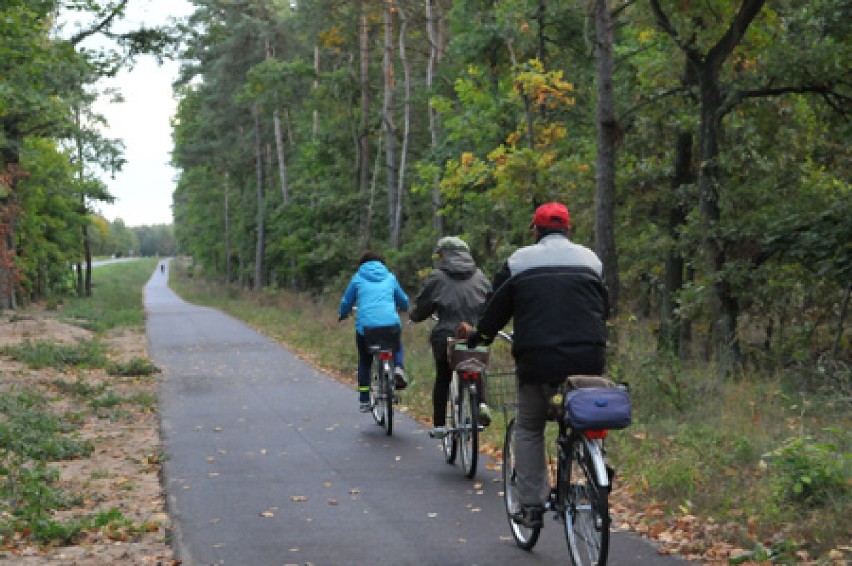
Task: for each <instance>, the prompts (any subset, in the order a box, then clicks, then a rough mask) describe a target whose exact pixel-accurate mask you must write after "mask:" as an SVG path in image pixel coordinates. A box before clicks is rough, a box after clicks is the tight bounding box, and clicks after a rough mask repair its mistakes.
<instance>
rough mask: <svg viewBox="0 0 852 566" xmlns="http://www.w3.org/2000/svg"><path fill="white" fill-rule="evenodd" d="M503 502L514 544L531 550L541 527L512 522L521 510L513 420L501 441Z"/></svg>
mask: <svg viewBox="0 0 852 566" xmlns="http://www.w3.org/2000/svg"><path fill="white" fill-rule="evenodd" d="M503 501H504V503H505V505H506V518H507V519H508V520H509V528H510V529H511V531H512V538H514V539H515V544H517V545H518V547H520V548H522V549H524V550H532V548H533V547H534V546H535V543H537V542H538V537H539V535H540V534H541V527H534V528H531V529H530V528H527V527H524V526H523V525H519V524H517V523H516V522H515V521H513V520H512V515H513V514H514V513H517V512H518V511H520V509H521V494H520V491H519V489H518V484H517V472H516V470H515V419H512V420H511V421H509V425H508V426H507V427H506V437H505V439H504V441H503Z"/></svg>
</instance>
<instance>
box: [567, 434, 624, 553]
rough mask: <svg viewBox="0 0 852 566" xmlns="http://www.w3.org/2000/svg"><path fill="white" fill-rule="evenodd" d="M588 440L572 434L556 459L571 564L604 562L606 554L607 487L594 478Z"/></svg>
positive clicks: (607, 526) (607, 537)
mask: <svg viewBox="0 0 852 566" xmlns="http://www.w3.org/2000/svg"><path fill="white" fill-rule="evenodd" d="M589 442H593V441H591V440H588V439H586V438H585V437H582V436H579V435H575V436H574V437H573V440H572V442H571V446H570V451H569V453H568V454H563V455H562V456H561V458H562V460H561V461H560V464H561V471H560V481H559V486H560V489H559V501H558V505H559V509H560V514H561V518H562V520H563V525H564V528H565V542H566V543H567V544H568V550H569V552H570V555H571V563H572V564H573V565H574V566H604V565H605V564H606V561H607V556H608V554H609V531H610V520H611V519H610V516H609V490H608V489H606V488H601V487H600V486H599V485H598V483H597V480H596V479H595V478H596V476H595V472H594V469H593V465H594V464H593V463H592V459H591V455H590V450H589V444H588V443H589Z"/></svg>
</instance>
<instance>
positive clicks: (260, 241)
mask: <svg viewBox="0 0 852 566" xmlns="http://www.w3.org/2000/svg"><path fill="white" fill-rule="evenodd" d="M252 114H254V140H255V142H254V152H255V170H256V171H255V173H256V176H257V240H256V246H255V251H254V290H255V291H260V290H261V289H263V267H264V266H263V256H264V253H265V251H266V228H265V222H264V219H265V216H266V214H265V209H266V199H265V198H264V190H263V184H264V178H265V176H264V172H263V140H262V138H261V133H260V108H258V105H257V104H254V105H253V106H252Z"/></svg>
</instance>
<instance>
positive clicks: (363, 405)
mask: <svg viewBox="0 0 852 566" xmlns="http://www.w3.org/2000/svg"><path fill="white" fill-rule="evenodd" d="M358 409H359V410H360V411H361V412H362V413H369V412H370V411H371V410H372V407H370V402H369V401H359V402H358Z"/></svg>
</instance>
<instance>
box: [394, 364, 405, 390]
mask: <svg viewBox="0 0 852 566" xmlns="http://www.w3.org/2000/svg"><path fill="white" fill-rule="evenodd" d="M393 385H394V387H396V388H397V389H405V388H406V387H408V378H406V377H405V370H404V369H402V368H401V367H395V368H394V369H393Z"/></svg>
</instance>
